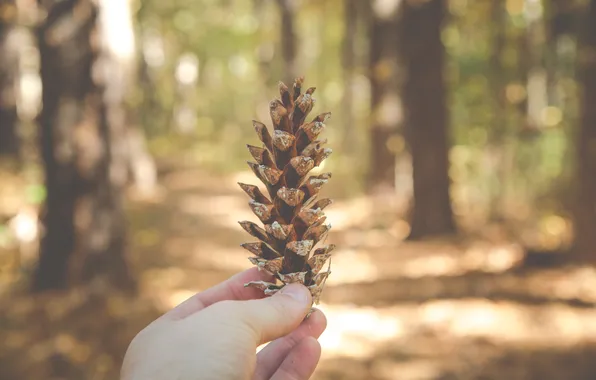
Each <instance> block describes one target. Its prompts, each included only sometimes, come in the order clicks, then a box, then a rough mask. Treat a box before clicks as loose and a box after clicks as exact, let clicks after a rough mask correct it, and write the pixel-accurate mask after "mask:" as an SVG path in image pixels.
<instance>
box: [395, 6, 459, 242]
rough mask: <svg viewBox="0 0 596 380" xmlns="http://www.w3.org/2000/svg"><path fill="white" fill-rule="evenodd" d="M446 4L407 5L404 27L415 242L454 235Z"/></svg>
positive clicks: (412, 230) (405, 100) (412, 236)
mask: <svg viewBox="0 0 596 380" xmlns="http://www.w3.org/2000/svg"><path fill="white" fill-rule="evenodd" d="M446 8H447V5H446V1H445V0H430V1H426V2H423V3H418V2H417V3H412V2H404V9H403V11H404V13H403V20H402V22H401V23H400V33H399V35H400V38H401V44H400V45H401V53H402V54H401V56H402V59H403V61H404V65H405V70H406V77H405V82H404V86H403V93H402V94H403V103H404V111H405V126H406V137H407V141H408V143H409V146H410V149H411V153H412V170H413V181H414V182H413V187H414V202H413V209H412V219H411V232H410V236H409V238H410V239H418V238H422V237H427V236H435V235H443V234H452V233H455V232H456V227H455V223H454V219H453V212H452V209H451V201H450V197H449V187H450V180H449V175H448V170H449V156H448V120H449V117H448V113H447V104H446V102H447V100H446V85H445V83H444V78H443V72H444V68H445V55H446V54H445V47H444V46H443V42H442V41H441V30H442V26H443V23H444V20H445V16H446V13H447V9H446Z"/></svg>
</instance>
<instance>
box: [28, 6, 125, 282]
mask: <svg viewBox="0 0 596 380" xmlns="http://www.w3.org/2000/svg"><path fill="white" fill-rule="evenodd" d="M101 3H102V2H100V4H101ZM40 5H42V6H45V7H46V10H47V17H46V19H45V20H43V23H42V25H41V27H40V29H39V34H38V42H39V48H40V56H41V79H42V85H43V93H42V100H43V109H42V112H41V115H40V128H41V131H40V144H41V151H42V158H43V164H44V169H45V175H46V189H47V199H46V204H45V210H44V213H43V216H42V222H43V225H44V228H45V231H44V232H45V235H44V237H43V239H42V241H41V247H40V260H39V265H38V268H37V271H36V273H35V278H34V290H37V291H42V290H48V289H61V288H66V287H67V286H68V285H70V284H71V283H81V282H84V283H92V284H93V285H94V286H95V287H94V288H95V289H98V290H100V291H103V290H105V289H106V288H107V287H109V286H114V287H119V288H121V289H133V287H134V282H133V280H132V278H131V276H130V273H129V270H128V266H127V262H126V260H125V241H126V228H125V227H126V224H125V217H124V210H123V204H122V202H123V200H122V188H123V186H124V184H125V182H126V179H127V161H126V146H125V145H123V144H125V142H126V135H125V126H124V125H123V124H122V123H123V121H124V116H123V115H124V112H123V110H122V104H120V103H119V101H120V99H121V96H120V94H121V93H122V90H121V88H119V86H120V85H122V83H121V82H119V81H121V80H122V78H121V77H120V76H118V75H117V72H114V71H112V70H111V69H113V67H111V65H110V58H111V57H110V56H109V55H108V54H104V52H105V41H104V40H102V37H103V36H104V34H102V30H101V28H100V26H101V25H100V18H99V17H98V15H99V8H98V6H97V5H96V2H94V1H92V0H63V1H58V0H53V1H40ZM92 73H93V75H92Z"/></svg>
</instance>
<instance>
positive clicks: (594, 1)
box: [574, 0, 596, 262]
mask: <svg viewBox="0 0 596 380" xmlns="http://www.w3.org/2000/svg"><path fill="white" fill-rule="evenodd" d="M594 20H596V0H591V1H590V3H589V5H588V10H587V13H586V15H585V22H584V25H583V27H584V29H583V31H582V34H581V39H580V48H579V52H578V63H577V65H578V73H579V81H578V82H579V83H580V84H581V85H582V86H583V93H582V102H581V123H580V130H579V133H578V137H577V143H576V146H577V150H576V151H577V181H578V182H577V183H578V188H577V204H576V207H575V213H574V222H575V247H574V249H575V256H576V257H578V258H579V259H581V260H586V261H590V262H594V261H595V260H594V257H596V256H595V254H596V107H594V105H595V104H596V22H595V21H594Z"/></svg>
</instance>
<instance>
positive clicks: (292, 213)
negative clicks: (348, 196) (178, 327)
mask: <svg viewBox="0 0 596 380" xmlns="http://www.w3.org/2000/svg"><path fill="white" fill-rule="evenodd" d="M302 82H303V78H298V79H296V80H295V82H294V86H293V89H292V91H290V90H289V89H288V87H287V86H286V85H285V84H283V83H281V82H280V84H279V92H280V97H281V99H275V100H273V101H271V103H270V104H269V108H270V115H271V120H272V122H273V134H270V133H269V131H268V130H267V127H266V126H265V125H264V124H263V123H260V122H258V121H253V126H254V128H255V130H256V132H257V135H258V136H259V139H260V140H261V142H262V143H263V145H262V147H257V146H252V145H247V146H248V150H249V151H250V154H251V155H252V157H253V158H254V159H255V161H256V162H248V165H249V166H250V168H251V169H252V171H253V172H254V173H255V175H256V176H257V178H258V179H259V180H261V182H263V184H264V185H265V187H266V189H267V192H268V193H269V197H267V196H265V195H264V194H263V193H262V192H261V191H260V190H259V188H258V187H257V186H254V185H247V184H243V183H239V185H240V187H241V188H242V190H244V191H245V192H246V193H247V194H248V195H249V196H250V198H251V200H250V201H249V205H250V208H251V209H252V210H253V212H254V213H255V215H256V216H257V217H258V218H259V219H260V220H261V222H262V223H263V224H264V227H265V228H261V227H260V226H258V225H257V224H255V223H252V222H249V221H243V222H240V225H241V226H242V228H244V230H246V232H248V233H249V234H251V235H252V236H254V237H255V238H257V239H259V242H254V243H245V244H242V247H243V248H245V249H246V250H248V251H249V252H251V253H253V254H254V255H255V256H254V257H249V260H250V261H251V262H252V263H253V264H254V265H256V266H257V267H258V268H259V269H260V270H264V271H267V272H268V273H271V274H272V275H273V276H274V277H275V282H265V281H253V282H249V283H247V284H245V286H249V287H255V288H258V289H261V290H263V292H264V293H265V295H272V294H275V293H276V292H277V291H279V290H280V289H282V288H283V287H284V286H285V285H286V284H290V283H294V282H299V283H302V284H304V285H305V286H306V287H308V289H309V290H310V292H311V294H312V297H313V303H314V304H318V303H319V297H320V295H321V292H322V290H323V287H324V285H325V281H326V280H327V277H328V276H329V274H330V273H331V272H330V260H329V259H330V257H331V252H332V251H333V249H334V248H335V245H332V244H331V245H327V246H321V247H320V248H316V249H314V248H315V246H316V245H317V244H319V243H320V242H323V241H324V240H325V238H326V236H327V233H328V232H329V229H330V228H331V225H329V224H325V220H326V217H325V214H324V213H323V209H324V208H325V207H327V206H328V205H329V204H331V203H332V201H331V200H330V199H319V200H317V195H318V193H319V191H320V190H321V187H322V186H323V185H324V184H325V183H327V181H328V180H329V178H331V173H324V174H320V175H316V176H314V175H313V176H309V177H308V178H307V176H308V173H309V172H310V171H311V170H312V169H313V168H314V167H317V166H319V165H320V164H321V162H323V160H325V159H326V158H327V157H329V155H330V154H331V149H329V148H324V145H325V144H326V142H327V141H326V140H317V137H318V136H319V134H320V133H321V132H322V131H323V130H324V129H325V124H324V122H325V121H326V120H327V119H328V118H329V116H330V115H331V113H329V112H328V113H323V114H320V115H318V116H317V117H315V118H314V119H313V120H312V121H311V122H305V119H306V117H307V116H308V114H309V112H310V111H311V109H312V108H313V105H314V103H315V99H314V98H313V97H312V94H313V92H314V91H315V88H314V87H311V88H309V89H307V90H306V92H305V93H304V94H301V87H302ZM313 249H314V252H313ZM327 261H329V265H328V267H327V270H326V271H321V270H322V269H323V266H324V265H325V263H326V262H327Z"/></svg>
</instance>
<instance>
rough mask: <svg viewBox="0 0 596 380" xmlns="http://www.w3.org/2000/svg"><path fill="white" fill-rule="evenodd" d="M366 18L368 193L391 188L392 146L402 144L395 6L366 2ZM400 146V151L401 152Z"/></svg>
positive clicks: (398, 13)
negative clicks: (368, 121) (368, 142)
mask: <svg viewBox="0 0 596 380" xmlns="http://www.w3.org/2000/svg"><path fill="white" fill-rule="evenodd" d="M367 3H369V4H370V5H369V6H370V7H371V9H370V10H369V11H368V14H369V79H370V91H371V104H370V112H371V129H370V141H371V142H370V143H371V146H370V149H371V150H370V161H369V170H368V172H369V176H368V190H369V192H373V193H376V192H386V191H387V190H389V189H391V190H392V189H394V188H395V164H396V163H395V161H396V151H397V150H398V149H396V145H398V144H396V142H399V141H402V142H403V137H402V136H401V128H400V127H401V124H402V121H403V120H402V116H403V115H402V105H401V98H400V93H399V66H398V62H397V49H396V46H397V43H398V42H397V24H398V22H399V15H400V12H399V9H398V8H401V7H400V6H399V4H400V3H401V2H399V1H395V2H394V3H395V4H396V5H395V8H394V9H383V7H379V6H376V5H378V4H379V3H380V2H378V1H377V2H367ZM403 145H404V144H402V148H403Z"/></svg>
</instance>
